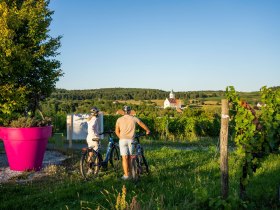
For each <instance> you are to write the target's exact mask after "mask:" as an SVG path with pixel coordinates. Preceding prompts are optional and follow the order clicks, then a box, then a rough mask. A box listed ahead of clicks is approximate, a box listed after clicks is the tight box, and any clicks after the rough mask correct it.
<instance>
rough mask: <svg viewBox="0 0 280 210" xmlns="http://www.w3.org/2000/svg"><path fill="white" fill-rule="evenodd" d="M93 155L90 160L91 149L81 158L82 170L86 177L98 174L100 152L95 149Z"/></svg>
mask: <svg viewBox="0 0 280 210" xmlns="http://www.w3.org/2000/svg"><path fill="white" fill-rule="evenodd" d="M93 153H94V154H93V156H92V157H91V158H90V160H89V151H88V150H87V151H86V152H84V153H83V154H82V156H81V159H80V172H81V174H82V176H83V177H84V178H85V179H88V178H89V177H94V176H97V175H98V172H99V169H100V164H101V161H100V159H99V156H98V153H96V152H95V151H93Z"/></svg>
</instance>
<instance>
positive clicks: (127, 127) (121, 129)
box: [115, 106, 150, 180]
mask: <svg viewBox="0 0 280 210" xmlns="http://www.w3.org/2000/svg"><path fill="white" fill-rule="evenodd" d="M123 111H124V116H122V117H120V118H118V119H117V122H116V128H115V132H116V135H117V136H118V137H119V139H120V141H119V145H120V153H121V156H122V166H123V171H124V175H123V177H122V179H124V180H127V179H129V178H130V177H129V171H131V170H130V169H131V164H130V162H131V161H130V155H131V154H132V142H133V139H134V135H135V127H136V123H137V124H138V125H139V126H141V127H142V128H143V129H144V130H145V131H146V134H147V135H148V134H150V130H149V128H148V127H147V126H146V125H145V124H144V123H143V122H142V121H141V120H140V119H139V118H137V117H134V116H131V115H130V112H131V107H130V106H124V107H123Z"/></svg>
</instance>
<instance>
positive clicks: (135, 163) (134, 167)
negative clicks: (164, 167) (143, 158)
mask: <svg viewBox="0 0 280 210" xmlns="http://www.w3.org/2000/svg"><path fill="white" fill-rule="evenodd" d="M130 161H131V176H132V179H133V180H136V181H137V180H138V179H139V175H140V167H141V165H139V159H138V157H137V156H134V157H133V156H131V160H130Z"/></svg>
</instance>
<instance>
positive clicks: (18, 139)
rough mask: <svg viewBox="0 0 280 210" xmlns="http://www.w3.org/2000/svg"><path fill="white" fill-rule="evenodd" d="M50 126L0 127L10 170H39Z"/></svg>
mask: <svg viewBox="0 0 280 210" xmlns="http://www.w3.org/2000/svg"><path fill="white" fill-rule="evenodd" d="M51 135H52V126H45V127H32V128H6V127H0V139H2V140H3V142H4V147H5V151H6V154H7V159H8V162H9V166H10V169H11V170H14V171H26V170H36V171H38V170H40V169H41V168H42V162H43V158H44V154H45V150H46V146H47V143H48V138H49V137H50V136H51Z"/></svg>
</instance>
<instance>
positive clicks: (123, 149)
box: [119, 139, 135, 156]
mask: <svg viewBox="0 0 280 210" xmlns="http://www.w3.org/2000/svg"><path fill="white" fill-rule="evenodd" d="M133 142H134V140H132V139H120V141H119V145H120V153H121V156H124V155H133V153H135V152H134V151H135V145H134V144H132V143H133Z"/></svg>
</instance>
